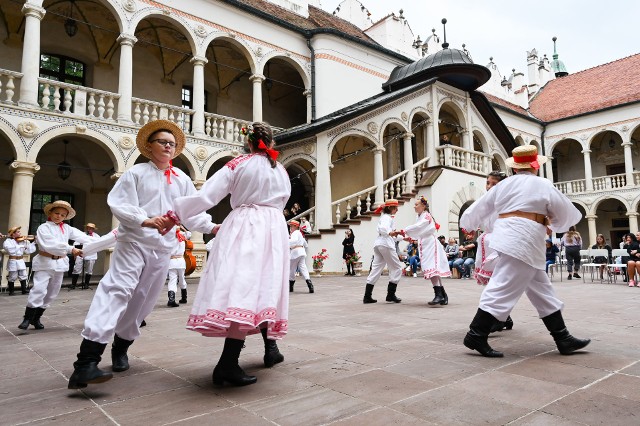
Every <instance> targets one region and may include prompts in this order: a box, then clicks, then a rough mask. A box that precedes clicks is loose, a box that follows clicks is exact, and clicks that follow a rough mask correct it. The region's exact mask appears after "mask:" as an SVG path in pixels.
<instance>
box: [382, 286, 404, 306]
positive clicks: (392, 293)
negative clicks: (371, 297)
mask: <svg viewBox="0 0 640 426" xmlns="http://www.w3.org/2000/svg"><path fill="white" fill-rule="evenodd" d="M397 288H398V284H396V283H389V285H387V298H386V299H385V300H386V301H387V302H393V303H400V302H402V299H398V298H397V297H396V289H397Z"/></svg>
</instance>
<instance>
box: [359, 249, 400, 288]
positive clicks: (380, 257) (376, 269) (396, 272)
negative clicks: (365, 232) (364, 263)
mask: <svg viewBox="0 0 640 426" xmlns="http://www.w3.org/2000/svg"><path fill="white" fill-rule="evenodd" d="M385 265H386V266H387V268H388V269H389V282H390V283H394V284H398V282H400V277H401V276H402V270H403V269H404V263H402V262H401V261H400V259H398V253H396V250H395V249H392V248H390V247H384V246H375V247H374V248H373V264H372V265H371V272H369V276H368V277H367V284H375V283H376V282H377V281H378V278H380V275H382V271H383V270H384V267H385Z"/></svg>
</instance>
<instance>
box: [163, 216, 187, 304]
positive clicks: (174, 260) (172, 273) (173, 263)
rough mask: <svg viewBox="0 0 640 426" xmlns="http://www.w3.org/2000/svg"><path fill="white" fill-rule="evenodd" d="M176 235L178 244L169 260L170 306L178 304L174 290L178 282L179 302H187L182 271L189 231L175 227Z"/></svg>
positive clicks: (184, 266) (183, 269)
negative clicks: (182, 230)
mask: <svg viewBox="0 0 640 426" xmlns="http://www.w3.org/2000/svg"><path fill="white" fill-rule="evenodd" d="M176 237H177V238H178V245H177V246H176V248H175V250H173V252H171V260H170V261H169V282H168V283H167V287H168V291H169V294H168V297H169V301H168V302H167V306H169V307H170V308H176V307H178V306H180V305H178V304H177V303H176V292H177V291H178V284H180V291H181V293H180V295H181V297H182V298H181V299H180V301H179V302H180V303H187V281H186V280H185V279H184V271H185V270H186V269H187V262H186V261H185V260H184V250H185V245H186V243H185V241H186V240H189V239H191V232H189V231H185V232H184V233H183V232H181V231H180V229H179V228H177V227H176Z"/></svg>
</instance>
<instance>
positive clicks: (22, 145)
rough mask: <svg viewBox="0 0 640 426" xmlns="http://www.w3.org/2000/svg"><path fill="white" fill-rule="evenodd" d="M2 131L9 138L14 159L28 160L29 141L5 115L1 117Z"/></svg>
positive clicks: (0, 129)
mask: <svg viewBox="0 0 640 426" xmlns="http://www.w3.org/2000/svg"><path fill="white" fill-rule="evenodd" d="M0 133H2V134H3V135H4V136H5V137H6V138H7V139H8V140H9V145H10V146H11V150H12V152H13V158H14V160H15V161H27V153H26V147H27V142H26V141H25V140H24V137H23V136H22V135H21V134H20V133H19V132H18V130H17V129H16V128H15V127H13V125H12V124H11V123H10V122H8V121H7V120H5V119H4V118H3V117H0Z"/></svg>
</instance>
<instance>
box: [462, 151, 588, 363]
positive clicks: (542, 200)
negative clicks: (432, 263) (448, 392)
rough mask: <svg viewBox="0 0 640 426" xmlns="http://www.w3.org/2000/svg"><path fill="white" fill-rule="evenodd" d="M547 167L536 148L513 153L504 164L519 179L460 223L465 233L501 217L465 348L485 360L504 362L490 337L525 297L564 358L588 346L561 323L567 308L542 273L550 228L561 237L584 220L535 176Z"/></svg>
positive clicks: (489, 196)
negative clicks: (491, 262)
mask: <svg viewBox="0 0 640 426" xmlns="http://www.w3.org/2000/svg"><path fill="white" fill-rule="evenodd" d="M546 161H547V158H546V157H544V156H541V155H538V151H537V149H536V147H535V146H534V145H526V146H520V147H517V148H515V149H514V150H513V157H511V158H508V159H507V160H506V164H507V166H509V167H511V168H513V169H514V171H515V172H516V175H515V176H512V177H510V178H509V179H506V180H505V181H503V182H501V183H500V185H496V187H494V188H492V189H491V191H488V192H487V193H486V194H485V195H483V196H482V197H481V198H480V199H479V200H478V201H476V202H475V203H473V204H472V205H471V206H470V207H469V208H468V209H467V210H466V211H465V212H464V214H463V215H462V217H461V218H460V225H461V226H462V227H463V228H466V229H475V228H477V227H478V226H479V225H481V224H482V223H483V220H484V219H485V218H487V217H492V216H494V215H497V216H498V218H497V219H496V221H495V224H494V227H493V232H492V234H491V242H490V246H491V248H492V249H493V250H495V251H496V252H497V253H498V259H497V262H496V265H495V269H494V271H493V274H492V275H491V278H490V279H489V283H488V284H487V286H486V287H485V289H484V291H483V292H482V296H481V297H480V306H479V308H478V311H477V313H476V315H475V317H474V319H473V321H472V322H471V325H470V326H469V332H468V333H467V335H466V336H465V338H464V345H465V346H466V347H468V348H469V349H474V350H477V351H478V352H480V353H481V354H482V355H483V356H486V357H502V356H503V354H502V352H498V351H495V350H493V349H492V348H491V346H489V343H488V342H487V337H488V335H489V333H490V332H491V329H492V327H493V326H494V325H495V323H496V322H497V321H506V319H507V317H508V316H509V314H510V313H511V310H512V309H513V307H514V305H515V304H516V303H517V302H518V299H520V296H522V294H523V293H526V294H527V297H528V298H529V300H530V301H531V304H532V305H533V306H534V307H535V308H536V310H537V311H538V315H539V316H540V318H541V319H542V321H543V322H544V324H545V326H546V327H547V329H548V330H549V332H550V333H551V335H552V336H553V339H554V340H555V343H556V346H557V347H558V350H559V351H560V353H561V354H563V355H568V354H571V353H573V352H574V351H577V350H579V349H581V348H584V347H585V346H587V345H588V344H589V342H590V340H589V339H584V340H583V339H577V338H575V337H573V336H572V335H571V334H569V331H568V330H567V328H566V326H565V323H564V319H563V318H562V312H561V309H562V308H563V306H564V304H563V303H562V302H561V301H560V300H559V299H558V298H557V297H556V294H555V290H554V289H553V286H552V285H551V282H550V281H549V277H548V276H547V274H546V273H545V272H544V269H545V264H546V262H545V253H544V251H543V250H542V242H543V241H544V240H545V238H546V235H547V225H548V226H549V227H550V228H551V229H552V230H553V232H563V231H566V230H567V229H568V228H569V227H570V226H572V225H574V224H575V223H577V222H578V221H579V220H580V218H581V214H580V212H579V211H578V209H576V208H575V207H574V206H573V204H572V203H571V201H569V199H568V198H567V197H565V196H564V195H563V194H562V193H561V192H560V191H558V190H557V189H556V188H555V187H554V186H553V184H552V183H551V182H550V181H549V180H547V179H544V178H541V177H538V176H536V174H537V171H538V169H539V168H540V165H541V164H544V163H545V162H546Z"/></svg>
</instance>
